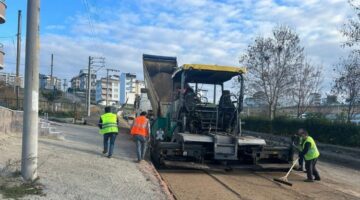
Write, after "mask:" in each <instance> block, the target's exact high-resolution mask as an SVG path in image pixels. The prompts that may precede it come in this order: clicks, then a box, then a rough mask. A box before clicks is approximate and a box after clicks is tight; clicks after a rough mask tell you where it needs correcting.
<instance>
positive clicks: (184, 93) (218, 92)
mask: <svg viewBox="0 0 360 200" xmlns="http://www.w3.org/2000/svg"><path fill="white" fill-rule="evenodd" d="M143 69H144V78H145V86H146V88H147V92H148V97H149V100H150V102H151V106H152V110H153V114H154V116H153V117H152V120H151V148H150V149H151V157H152V160H153V162H154V163H155V165H157V166H161V165H164V164H165V163H171V162H172V161H173V162H192V163H199V164H207V163H225V164H226V165H230V164H238V163H241V162H245V161H246V162H250V163H251V164H253V165H258V164H260V163H279V164H288V163H291V161H292V160H293V148H292V147H291V145H290V144H289V146H281V147H280V146H271V145H267V144H266V142H265V140H263V139H261V138H256V137H251V136H244V135H242V130H241V117H240V113H241V111H242V109H243V96H244V74H245V73H246V69H245V68H239V67H229V66H218V65H204V64H184V65H182V66H180V67H179V66H178V64H177V59H176V57H167V56H155V55H145V54H144V55H143ZM231 81H237V82H238V83H239V85H240V87H238V89H234V87H232V84H230V83H229V82H231ZM204 85H206V87H207V90H206V92H204V91H205V90H204V89H203V87H204ZM209 94H210V95H209ZM209 96H211V97H209Z"/></svg>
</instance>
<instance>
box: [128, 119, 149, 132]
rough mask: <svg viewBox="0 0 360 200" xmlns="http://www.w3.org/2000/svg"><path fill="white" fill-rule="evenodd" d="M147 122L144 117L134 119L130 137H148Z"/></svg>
mask: <svg viewBox="0 0 360 200" xmlns="http://www.w3.org/2000/svg"><path fill="white" fill-rule="evenodd" d="M148 122H149V120H148V119H147V118H146V117H145V116H139V117H137V118H135V120H134V124H133V126H132V127H131V135H141V136H144V137H146V136H148V134H149V133H148V127H147V126H148Z"/></svg>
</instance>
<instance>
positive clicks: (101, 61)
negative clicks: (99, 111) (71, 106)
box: [86, 56, 105, 117]
mask: <svg viewBox="0 0 360 200" xmlns="http://www.w3.org/2000/svg"><path fill="white" fill-rule="evenodd" d="M104 66H105V58H104V57H92V56H89V63H88V79H87V84H86V110H87V116H88V117H90V115H91V110H90V108H91V88H92V84H91V79H92V77H91V76H92V75H91V71H92V67H99V69H101V68H103V67H104ZM99 69H98V70H99Z"/></svg>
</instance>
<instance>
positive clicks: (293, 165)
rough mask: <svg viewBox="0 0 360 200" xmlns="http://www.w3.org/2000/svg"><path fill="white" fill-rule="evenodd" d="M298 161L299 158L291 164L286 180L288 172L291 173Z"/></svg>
mask: <svg viewBox="0 0 360 200" xmlns="http://www.w3.org/2000/svg"><path fill="white" fill-rule="evenodd" d="M298 160H299V158H298V159H296V160H295V161H294V163H293V164H292V166H291V168H290V170H289V171H288V173H287V174H286V175H285V177H286V178H287V177H288V176H289V174H290V172H291V171H292V169H293V168H294V167H295V165H296V163H297V162H298Z"/></svg>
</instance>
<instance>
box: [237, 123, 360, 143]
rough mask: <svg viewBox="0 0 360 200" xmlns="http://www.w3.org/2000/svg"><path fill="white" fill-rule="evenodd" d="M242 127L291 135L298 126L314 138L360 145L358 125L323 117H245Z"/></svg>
mask: <svg viewBox="0 0 360 200" xmlns="http://www.w3.org/2000/svg"><path fill="white" fill-rule="evenodd" d="M243 121H244V122H245V124H244V127H243V128H244V129H245V130H249V131H256V132H264V133H271V134H275V135H283V136H292V135H293V134H294V133H296V131H297V130H298V129H299V128H304V129H306V130H307V131H308V132H309V134H310V135H311V136H312V137H314V139H315V140H317V141H319V142H322V143H327V144H335V145H342V146H351V147H360V127H359V126H356V125H354V124H347V123H340V122H330V121H327V120H325V119H306V120H300V119H285V118H276V119H274V120H273V121H270V120H268V119H265V118H253V117H249V118H245V119H243Z"/></svg>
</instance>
